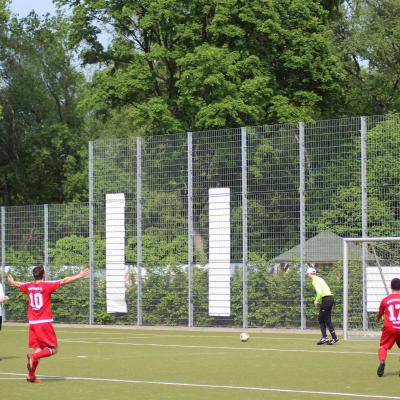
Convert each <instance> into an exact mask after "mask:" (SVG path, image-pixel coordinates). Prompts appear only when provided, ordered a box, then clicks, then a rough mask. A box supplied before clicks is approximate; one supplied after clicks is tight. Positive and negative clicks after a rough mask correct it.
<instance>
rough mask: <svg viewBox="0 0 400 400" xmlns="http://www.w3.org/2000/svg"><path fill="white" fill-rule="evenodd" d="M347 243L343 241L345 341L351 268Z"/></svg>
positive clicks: (345, 336) (345, 337) (344, 337)
mask: <svg viewBox="0 0 400 400" xmlns="http://www.w3.org/2000/svg"><path fill="white" fill-rule="evenodd" d="M347 250H348V246H347V241H346V240H345V239H343V339H344V340H347V329H348V322H347V318H348V315H347V312H348V310H347V309H348V303H349V297H348V296H349V281H348V276H349V275H348V274H349V267H348V256H347Z"/></svg>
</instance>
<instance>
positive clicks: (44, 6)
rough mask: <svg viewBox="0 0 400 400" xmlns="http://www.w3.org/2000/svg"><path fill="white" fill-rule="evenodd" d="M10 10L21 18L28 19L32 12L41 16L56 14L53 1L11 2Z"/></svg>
mask: <svg viewBox="0 0 400 400" xmlns="http://www.w3.org/2000/svg"><path fill="white" fill-rule="evenodd" d="M10 9H11V11H12V12H13V13H14V14H18V15H19V16H20V17H26V16H27V15H28V14H29V13H30V12H31V11H32V10H35V12H36V13H37V14H39V15H43V14H46V13H50V14H54V13H55V10H56V8H55V6H54V4H53V2H52V0H34V1H32V0H11V3H10Z"/></svg>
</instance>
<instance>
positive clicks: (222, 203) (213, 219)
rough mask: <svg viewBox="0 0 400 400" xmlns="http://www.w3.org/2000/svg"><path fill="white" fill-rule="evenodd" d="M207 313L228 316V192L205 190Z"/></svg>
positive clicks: (229, 272)
mask: <svg viewBox="0 0 400 400" xmlns="http://www.w3.org/2000/svg"><path fill="white" fill-rule="evenodd" d="M208 223H209V225H208V239H209V260H208V268H209V270H208V313H209V315H211V316H219V317H229V316H230V315H231V283H230V280H231V271H230V263H231V229H230V189H229V188H212V189H209V191H208Z"/></svg>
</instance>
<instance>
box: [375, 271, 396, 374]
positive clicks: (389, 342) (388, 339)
mask: <svg viewBox="0 0 400 400" xmlns="http://www.w3.org/2000/svg"><path fill="white" fill-rule="evenodd" d="M390 287H391V289H392V293H391V294H389V295H388V296H386V297H385V298H384V299H382V301H381V304H380V306H379V311H378V315H377V317H376V321H377V322H379V321H380V319H381V318H382V316H383V315H384V316H385V317H384V321H383V327H382V335H381V340H380V344H379V350H378V356H379V367H378V370H377V374H378V376H379V377H381V376H383V373H384V371H385V362H386V357H387V351H388V350H390V349H391V348H392V347H393V345H394V343H395V342H396V344H397V346H398V347H399V348H400V279H399V278H394V279H392V281H391V282H390Z"/></svg>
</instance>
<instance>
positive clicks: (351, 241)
mask: <svg viewBox="0 0 400 400" xmlns="http://www.w3.org/2000/svg"><path fill="white" fill-rule="evenodd" d="M382 242H386V243H388V244H391V243H392V244H393V243H396V242H400V237H398V236H393V237H357V238H356V237H353V238H351V237H349V238H343V339H344V340H347V339H348V338H349V290H350V289H351V288H350V287H349V262H350V261H351V258H353V259H354V253H356V252H357V251H358V249H356V246H355V245H358V246H357V247H360V246H359V245H360V244H361V247H360V254H359V256H360V260H361V261H362V268H361V273H362V314H363V317H362V320H363V326H362V330H364V331H365V330H366V329H368V311H372V312H376V311H377V308H376V307H377V304H378V305H379V302H378V300H377V299H378V298H380V299H381V298H383V297H384V296H385V295H386V294H388V293H389V284H388V282H390V280H391V279H392V278H393V277H395V276H396V277H400V262H398V259H397V257H396V258H395V259H396V261H395V262H394V264H395V265H390V266H387V265H385V264H387V262H386V263H385V262H384V263H383V265H382V263H381V262H380V259H381V258H380V257H379V255H377V253H376V251H375V244H376V245H378V244H382ZM369 245H372V247H371V248H368V247H367V246H369ZM398 246H399V249H400V243H398ZM396 250H397V249H396ZM399 258H400V254H399ZM367 260H372V261H371V263H372V264H373V266H372V267H370V269H371V270H372V273H371V271H370V276H372V275H373V276H374V277H375V278H374V279H375V281H374V282H375V283H377V284H375V287H374V288H373V289H370V292H371V293H370V297H369V298H368V292H367V286H368V277H367V274H368V268H367V265H368V261H367ZM371 279H372V278H371ZM368 301H369V303H368ZM360 311H361V310H360Z"/></svg>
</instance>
